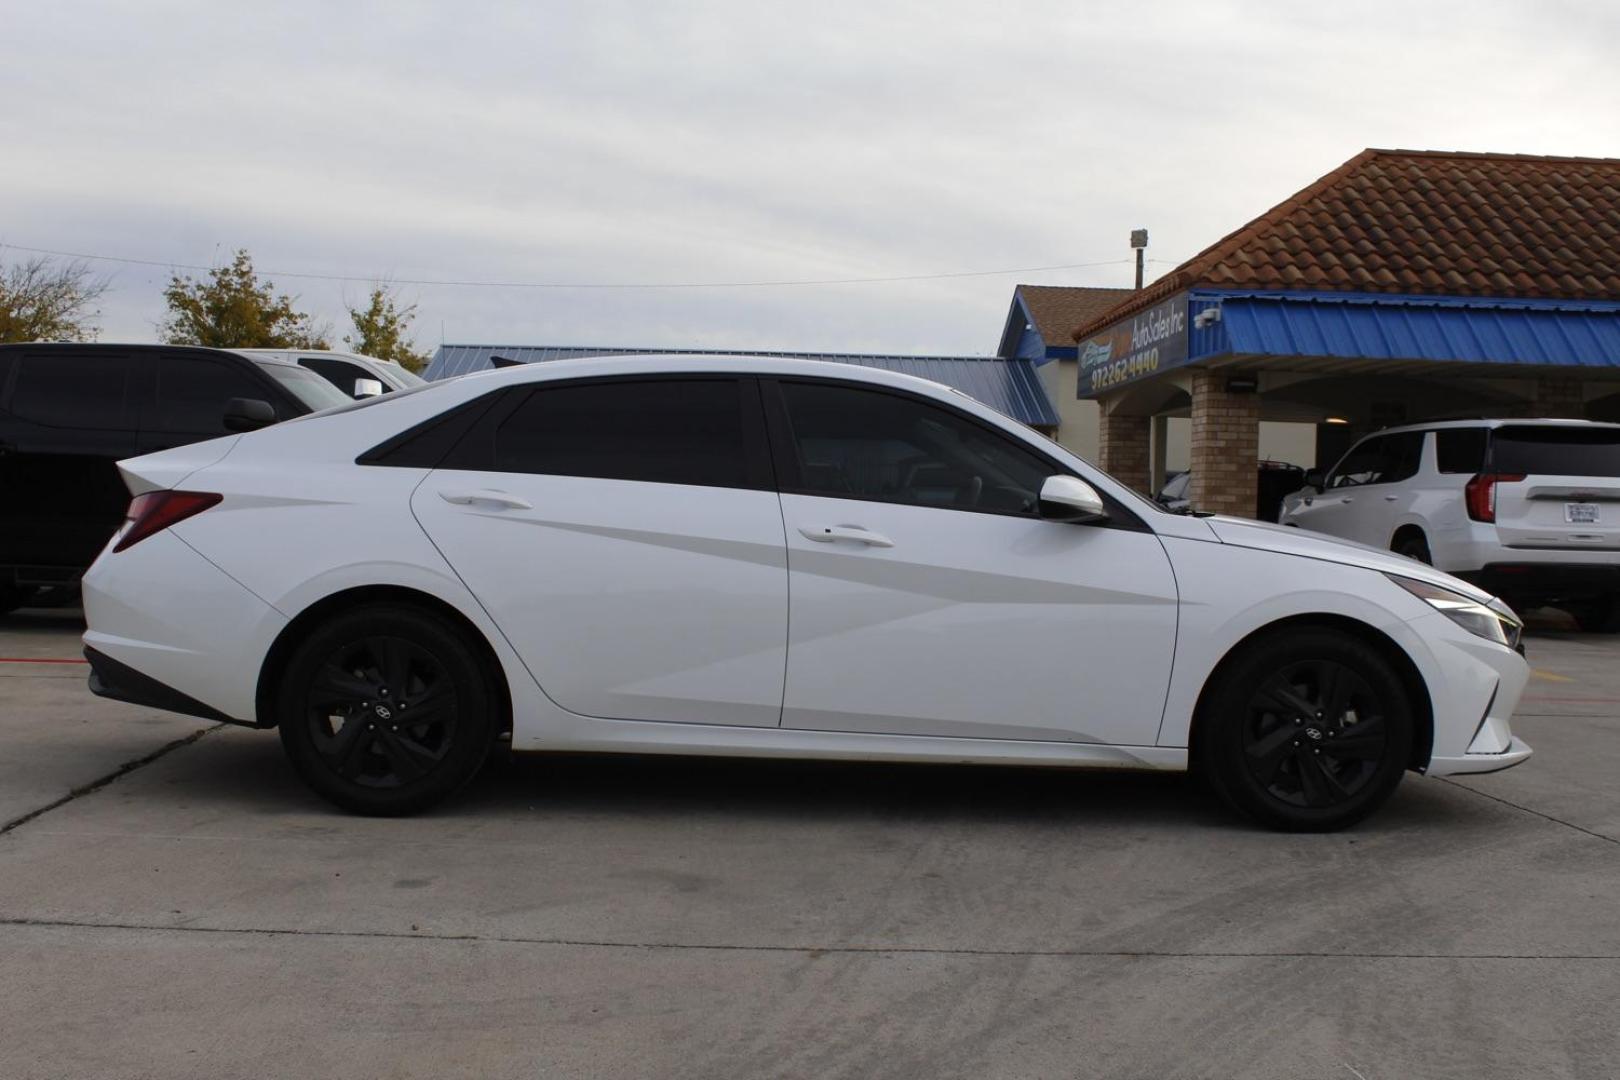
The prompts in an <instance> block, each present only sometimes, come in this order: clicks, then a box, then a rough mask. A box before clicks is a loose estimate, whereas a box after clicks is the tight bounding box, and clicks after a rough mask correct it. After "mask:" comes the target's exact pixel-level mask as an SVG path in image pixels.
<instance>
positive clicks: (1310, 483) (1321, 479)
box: [1305, 469, 1327, 491]
mask: <svg viewBox="0 0 1620 1080" xmlns="http://www.w3.org/2000/svg"><path fill="white" fill-rule="evenodd" d="M1305 486H1306V487H1311V488H1315V489H1316V490H1317V491H1326V490H1327V474H1325V473H1324V472H1322V470H1321V469H1308V470H1306V473H1305Z"/></svg>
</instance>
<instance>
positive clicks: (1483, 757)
mask: <svg viewBox="0 0 1620 1080" xmlns="http://www.w3.org/2000/svg"><path fill="white" fill-rule="evenodd" d="M1533 753H1535V751H1533V750H1531V749H1530V747H1529V745H1527V744H1526V743H1525V741H1524V740H1523V739H1521V738H1519V737H1518V736H1517V735H1511V736H1509V738H1508V747H1507V749H1506V750H1503V751H1501V752H1500V753H1494V754H1464V755H1463V756H1462V757H1436V758H1430V759H1429V769H1428V772H1429V775H1430V776H1476V775H1478V774H1480V773H1493V772H1501V771H1502V770H1503V769H1511V768H1513V766H1515V765H1517V764H1519V762H1521V761H1523V760H1525V759H1526V758H1528V757H1529V756H1530V755H1531V754H1533Z"/></svg>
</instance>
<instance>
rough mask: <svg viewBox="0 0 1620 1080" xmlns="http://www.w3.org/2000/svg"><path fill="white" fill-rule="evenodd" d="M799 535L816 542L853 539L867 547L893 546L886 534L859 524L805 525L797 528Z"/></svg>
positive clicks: (824, 542)
mask: <svg viewBox="0 0 1620 1080" xmlns="http://www.w3.org/2000/svg"><path fill="white" fill-rule="evenodd" d="M799 535H800V536H802V537H804V538H805V539H806V540H814V541H815V542H816V543H818V544H830V543H832V542H833V541H834V540H853V541H855V542H856V543H857V544H865V545H866V546H867V547H880V548H892V547H894V541H893V540H890V539H889V538H888V537H887V536H884V535H883V534H882V533H875V532H872V531H871V530H869V529H863V528H861V527H860V526H859V525H805V526H803V527H801V528H800V529H799Z"/></svg>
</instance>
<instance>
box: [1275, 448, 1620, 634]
mask: <svg viewBox="0 0 1620 1080" xmlns="http://www.w3.org/2000/svg"><path fill="white" fill-rule="evenodd" d="M1306 483H1307V485H1308V486H1307V487H1305V488H1304V489H1302V490H1300V491H1297V492H1295V493H1294V494H1293V495H1290V496H1289V497H1288V498H1287V499H1286V500H1284V503H1283V510H1282V516H1281V518H1280V520H1281V522H1282V523H1283V524H1284V525H1297V526H1300V527H1302V528H1307V529H1315V530H1317V531H1318V532H1324V533H1330V534H1332V535H1334V536H1338V537H1343V538H1344V539H1346V540H1357V541H1360V542H1361V543H1364V544H1372V545H1375V546H1377V547H1383V548H1389V549H1391V550H1393V551H1397V552H1400V553H1401V554H1403V555H1408V556H1410V557H1412V558H1414V559H1418V560H1421V561H1423V562H1426V563H1431V564H1433V565H1434V566H1435V567H1437V568H1439V569H1441V570H1445V571H1447V572H1448V573H1452V574H1455V575H1457V576H1458V577H1461V578H1466V579H1468V580H1470V581H1473V582H1476V583H1478V584H1479V585H1481V586H1482V587H1484V588H1485V589H1487V590H1489V591H1491V592H1494V593H1496V594H1497V595H1498V596H1501V597H1503V598H1504V599H1506V600H1507V601H1508V602H1509V603H1510V604H1512V605H1513V606H1515V607H1518V608H1521V609H1522V608H1529V607H1538V606H1541V605H1551V606H1555V607H1561V608H1563V609H1565V610H1566V611H1568V612H1569V613H1570V614H1572V615H1573V616H1575V619H1576V621H1577V622H1578V623H1579V624H1580V625H1581V627H1582V628H1583V629H1588V630H1608V631H1614V630H1620V424H1599V423H1593V422H1591V421H1586V420H1456V421H1448V422H1444V423H1433V424H1413V425H1410V426H1407V427H1399V428H1389V429H1387V430H1384V431H1380V432H1378V433H1376V434H1374V435H1369V436H1367V437H1366V438H1364V439H1362V440H1361V441H1360V442H1358V443H1356V444H1355V445H1354V446H1352V447H1351V448H1350V451H1349V453H1347V454H1345V455H1344V457H1343V458H1342V459H1340V461H1339V463H1338V464H1337V465H1335V466H1334V467H1333V469H1332V470H1331V471H1330V472H1329V473H1328V474H1327V475H1326V476H1323V475H1321V474H1320V473H1317V472H1312V473H1309V474H1307V476H1306Z"/></svg>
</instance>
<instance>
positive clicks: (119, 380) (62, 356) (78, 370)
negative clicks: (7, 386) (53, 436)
mask: <svg viewBox="0 0 1620 1080" xmlns="http://www.w3.org/2000/svg"><path fill="white" fill-rule="evenodd" d="M130 370H131V365H130V358H129V357H128V356H126V355H119V354H117V353H111V354H109V353H88V352H87V353H78V354H74V353H57V352H50V353H34V354H31V355H25V356H23V358H22V362H21V363H20V364H19V366H18V371H17V380H16V383H15V384H14V385H13V387H12V391H11V410H10V411H11V413H12V415H14V416H16V417H17V418H18V419H21V420H27V421H30V422H32V423H35V424H40V425H42V426H44V427H53V428H79V429H91V430H98V431H105V430H109V429H130V428H133V427H134V424H133V422H132V417H131V415H130V414H131V409H130V402H129V382H130Z"/></svg>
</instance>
